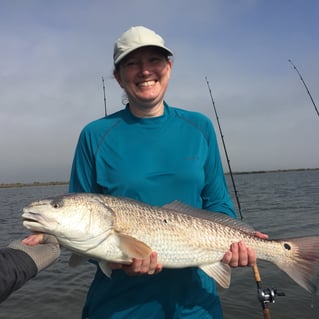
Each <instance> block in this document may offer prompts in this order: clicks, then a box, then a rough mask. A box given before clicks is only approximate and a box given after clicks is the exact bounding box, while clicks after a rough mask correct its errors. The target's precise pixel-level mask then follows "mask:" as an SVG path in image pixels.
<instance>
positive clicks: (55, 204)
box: [51, 200, 62, 208]
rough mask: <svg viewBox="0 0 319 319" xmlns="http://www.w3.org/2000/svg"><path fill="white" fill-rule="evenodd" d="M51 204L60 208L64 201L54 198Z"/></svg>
mask: <svg viewBox="0 0 319 319" xmlns="http://www.w3.org/2000/svg"><path fill="white" fill-rule="evenodd" d="M51 206H52V207H53V208H60V207H61V206H62V201H61V200H53V201H52V202H51Z"/></svg>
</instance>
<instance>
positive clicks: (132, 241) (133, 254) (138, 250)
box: [118, 234, 152, 259]
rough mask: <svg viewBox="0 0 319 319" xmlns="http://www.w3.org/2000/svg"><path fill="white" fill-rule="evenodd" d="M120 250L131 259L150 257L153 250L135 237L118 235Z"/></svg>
mask: <svg viewBox="0 0 319 319" xmlns="http://www.w3.org/2000/svg"><path fill="white" fill-rule="evenodd" d="M118 237H119V241H120V244H119V245H120V249H121V250H122V251H123V252H124V253H125V254H126V255H127V256H128V257H130V258H137V259H144V258H146V257H148V256H149V255H150V254H151V252H152V249H151V247H149V246H148V245H146V244H145V243H143V242H142V241H139V240H137V239H136V238H134V237H131V236H128V235H124V234H118Z"/></svg>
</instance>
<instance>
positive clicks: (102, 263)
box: [99, 260, 112, 278]
mask: <svg viewBox="0 0 319 319" xmlns="http://www.w3.org/2000/svg"><path fill="white" fill-rule="evenodd" d="M99 266H100V268H101V270H102V272H103V274H104V275H105V276H106V277H108V278H111V275H112V269H111V268H110V265H109V263H108V262H107V261H105V260H101V261H99Z"/></svg>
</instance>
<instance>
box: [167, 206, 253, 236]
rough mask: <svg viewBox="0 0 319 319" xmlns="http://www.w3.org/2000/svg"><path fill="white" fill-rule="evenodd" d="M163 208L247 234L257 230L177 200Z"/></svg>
mask: <svg viewBox="0 0 319 319" xmlns="http://www.w3.org/2000/svg"><path fill="white" fill-rule="evenodd" d="M163 208H167V209H171V210H174V211H175V212H178V213H181V214H185V215H189V216H192V217H197V218H203V219H207V220H210V221H213V222H215V223H219V224H222V225H224V226H229V227H233V228H236V229H238V230H241V231H243V232H245V233H249V234H254V233H255V229H254V228H253V227H251V226H249V225H247V224H245V223H243V222H242V221H240V220H238V219H235V218H232V217H230V216H228V215H226V214H223V213H217V212H212V211H209V210H205V209H200V208H195V207H192V206H189V205H187V204H184V203H182V202H179V201H177V200H175V201H173V202H171V203H169V204H166V205H164V206H163Z"/></svg>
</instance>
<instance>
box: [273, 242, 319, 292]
mask: <svg viewBox="0 0 319 319" xmlns="http://www.w3.org/2000/svg"><path fill="white" fill-rule="evenodd" d="M280 242H281V243H282V245H283V249H285V250H286V255H288V259H287V258H280V259H279V260H278V261H274V262H275V264H276V265H277V266H278V267H279V268H280V269H281V270H283V271H284V272H286V273H287V274H288V275H289V276H290V277H291V278H292V279H293V280H294V281H295V282H296V283H298V284H299V285H300V286H301V287H303V288H304V289H306V290H307V291H309V292H310V293H312V294H317V295H319V287H318V283H316V281H317V279H318V275H319V236H309V237H300V238H290V239H285V240H280Z"/></svg>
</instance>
